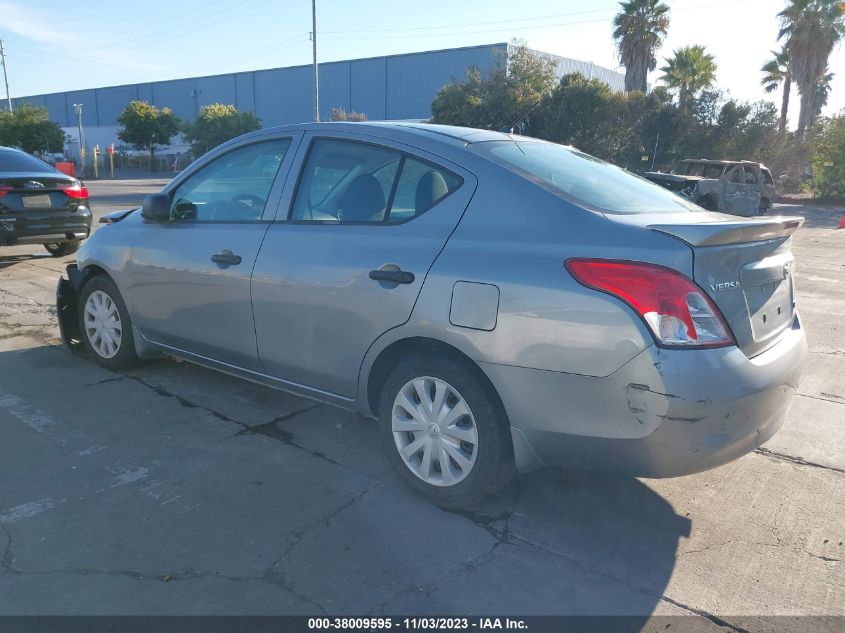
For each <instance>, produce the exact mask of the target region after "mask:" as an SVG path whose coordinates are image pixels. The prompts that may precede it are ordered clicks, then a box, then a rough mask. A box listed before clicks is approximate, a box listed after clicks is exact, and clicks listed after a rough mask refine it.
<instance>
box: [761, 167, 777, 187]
mask: <svg viewBox="0 0 845 633" xmlns="http://www.w3.org/2000/svg"><path fill="white" fill-rule="evenodd" d="M760 171H762V172H763V183H764V184H767V185H774V184H775V181H774V180H772V172H770V171H769V170H768V169H761V170H760Z"/></svg>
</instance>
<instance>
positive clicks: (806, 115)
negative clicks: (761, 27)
mask: <svg viewBox="0 0 845 633" xmlns="http://www.w3.org/2000/svg"><path fill="white" fill-rule="evenodd" d="M839 4H841V3H839V2H837V1H836V0H789V4H788V5H787V7H786V8H785V9H784V10H783V11H781V12H780V13H778V16H779V17H780V20H781V29H780V33H779V35H778V37H779V38H780V39H781V40H784V41H785V42H786V46H787V48H788V49H789V58H790V64H791V69H792V77H793V79H794V80H795V83H796V84H797V85H798V92H799V93H800V94H801V112H800V114H799V116H798V132H799V134H800V133H803V131H804V130H806V129H808V128H811V127H813V125H814V124H815V121H816V118H817V117H818V115H819V112H821V108H822V106H821V104H820V101H821V95H820V92H819V90H818V86H819V82H820V81H822V80H823V79H824V75H825V73H826V72H827V62H828V58H829V57H830V53H831V52H832V51H833V49H834V47H835V46H836V45H837V44H838V43H839V42H840V41H841V40H842V38H843V37H845V18H844V17H843V15H845V14H843V12H842V10H841V9H840V8H839V6H838V5H839Z"/></svg>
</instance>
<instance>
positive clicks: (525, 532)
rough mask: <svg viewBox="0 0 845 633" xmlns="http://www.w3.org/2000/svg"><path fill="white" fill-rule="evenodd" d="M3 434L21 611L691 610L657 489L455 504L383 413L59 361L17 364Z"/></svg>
mask: <svg viewBox="0 0 845 633" xmlns="http://www.w3.org/2000/svg"><path fill="white" fill-rule="evenodd" d="M46 385H49V388H45V386H46ZM0 428H5V429H6V430H7V431H8V432H7V433H5V434H4V437H5V438H6V439H5V441H3V442H2V443H0V481H3V482H6V483H7V484H9V483H11V485H5V486H4V488H3V489H4V491H5V492H4V493H3V494H2V495H0V524H2V527H3V530H4V531H5V533H6V538H7V540H8V544H6V545H4V542H3V541H4V532H3V531H0V551H2V549H3V547H6V551H7V554H6V555H4V564H5V571H6V573H5V575H4V574H3V571H4V570H0V594H3V595H6V596H8V599H9V601H10V602H8V603H7V607H6V608H5V609H3V608H0V611H2V612H4V613H8V612H10V607H11V612H15V613H35V614H46V613H68V612H72V613H104V612H111V613H121V612H123V613H126V612H144V613H162V614H165V613H170V614H179V613H207V614H219V613H255V614H265V613H319V612H320V611H321V610H322V611H323V612H327V613H332V614H358V615H361V614H464V615H466V614H509V615H510V614H513V615H529V614H548V615H553V614H576V615H590V614H601V615H623V614H624V615H633V616H637V617H636V618H635V621H634V620H632V621H631V622H630V624H631V629H630V630H639V628H640V626H641V625H642V624H643V623H644V622H645V618H646V617H647V616H649V615H650V614H652V613H654V611H655V610H656V609H657V608H658V607H659V606H660V607H661V608H660V611H661V612H662V613H667V612H668V613H687V614H688V613H689V611H686V610H685V609H683V607H682V606H681V605H677V604H676V603H674V602H672V601H671V600H669V599H667V598H665V597H664V592H665V590H666V587H667V585H668V583H669V580H670V578H671V576H672V573H673V570H674V568H675V562H676V554H677V550H678V542H679V539H681V538H683V537H686V536H689V534H690V528H691V522H690V520H689V519H688V518H687V517H682V516H678V515H677V514H676V513H675V512H674V510H673V508H672V506H671V504H670V503H668V502H667V501H666V500H665V499H664V498H662V497H661V496H660V495H658V494H657V493H655V492H654V491H653V490H652V489H651V488H650V487H649V486H648V485H647V483H644V482H642V481H639V480H636V479H632V478H620V477H604V476H600V475H595V474H590V473H583V472H580V473H579V472H570V471H565V470H556V469H555V470H552V469H548V470H541V471H537V472H534V473H530V474H526V475H522V476H518V477H516V478H514V480H513V481H512V482H511V484H509V486H508V487H507V488H506V489H505V490H504V491H502V492H501V493H499V494H497V495H496V496H494V497H492V498H489V499H487V500H485V501H484V502H483V503H481V504H480V505H479V506H478V507H476V508H473V509H472V510H445V509H441V508H438V507H436V506H434V505H432V504H431V503H429V502H427V501H425V500H423V499H421V498H419V497H417V496H415V495H414V494H412V493H411V492H410V491H409V490H407V489H406V488H405V486H404V485H402V484H401V482H400V481H399V480H398V477H397V476H396V475H394V474H393V473H392V471H391V470H390V468H389V465H388V463H387V459H386V458H385V457H384V455H383V454H382V449H381V446H382V443H381V441H380V436H379V433H378V428H377V425H376V423H375V422H373V421H372V420H369V419H365V418H363V417H361V416H356V415H354V414H352V413H348V412H345V411H341V410H339V409H336V408H333V407H329V406H325V405H317V404H315V403H314V402H311V401H307V400H302V399H300V398H297V397H295V396H291V395H289V394H283V393H280V392H277V391H273V390H270V389H265V388H264V387H261V386H257V385H254V384H252V383H246V382H244V381H240V380H237V379H235V378H230V377H228V376H224V375H222V374H217V373H215V372H211V371H209V370H205V369H202V368H198V367H194V366H192V365H188V364H186V363H175V362H173V361H169V360H161V361H155V362H152V363H149V364H145V365H143V366H141V367H140V368H138V369H137V370H132V371H130V372H125V373H120V374H116V373H113V372H110V371H108V370H105V369H103V368H101V367H100V366H98V365H97V364H96V363H94V362H93V361H92V360H90V359H88V358H86V357H84V356H76V355H72V354H70V353H68V352H67V351H65V350H64V348H62V347H60V346H43V347H36V348H32V349H26V350H20V351H15V352H0ZM45 499H46V500H49V503H47V502H36V501H34V500H42V501H43V500H45ZM45 543H47V545H45ZM53 570H55V573H53ZM62 570H64V571H62ZM67 570H71V571H67ZM78 570H94V571H92V572H90V573H89V572H87V571H86V573H85V574H83V573H81V572H80V573H77V571H78ZM45 571H50V572H51V573H44V572H45ZM174 578H176V579H180V580H182V582H172V579H174ZM71 589H72V590H71ZM100 592H106V593H107V594H108V596H109V601H108V604H105V603H102V602H101V601H98V599H97V595H99V594H100ZM33 596H40V597H39V598H38V599H35V598H33ZM45 596H51V597H50V598H49V599H47V600H45V599H44V597H45ZM72 600H73V601H72ZM15 605H18V606H17V607H15Z"/></svg>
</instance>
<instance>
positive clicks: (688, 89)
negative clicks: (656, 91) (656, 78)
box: [660, 45, 716, 112]
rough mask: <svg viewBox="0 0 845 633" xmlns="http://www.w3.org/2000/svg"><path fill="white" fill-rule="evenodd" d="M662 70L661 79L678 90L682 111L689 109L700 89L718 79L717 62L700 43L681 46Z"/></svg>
mask: <svg viewBox="0 0 845 633" xmlns="http://www.w3.org/2000/svg"><path fill="white" fill-rule="evenodd" d="M660 70H662V71H663V76H662V77H661V78H660V80H661V81H662V82H664V83H665V84H666V85H667V86H669V88H671V89H673V90H676V91H677V92H678V108H679V109H680V110H681V111H682V112H686V111H687V110H688V109H689V106H690V103H691V102H692V100H693V98H694V97H695V96H696V94H698V92H699V91H701V90H703V89H704V88H709V87H710V86H712V85H713V82H714V81H715V80H716V62H715V61H714V60H713V56H712V55H709V54H708V53H707V52H706V50H705V48H704V46H700V45H696V46H685V47H683V48H679V49H678V50H676V51H675V52H674V55H673V56H672V57H671V58H669V59H667V60H666V65H665V66H664V67H663V68H661V69H660Z"/></svg>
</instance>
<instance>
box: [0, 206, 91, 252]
mask: <svg viewBox="0 0 845 633" xmlns="http://www.w3.org/2000/svg"><path fill="white" fill-rule="evenodd" d="M91 224H92V215H91V211H90V210H89V209H88V208H87V207H79V208H78V209H76V210H75V211H73V212H66V211H64V212H59V213H56V214H51V215H41V214H39V216H38V217H25V216H24V215H22V214H14V215H12V214H7V215H0V246H11V245H14V244H53V243H56V242H67V241H70V240H83V239H86V238H87V237H88V236H89V235H90V233H91Z"/></svg>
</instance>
